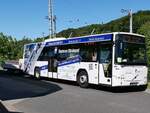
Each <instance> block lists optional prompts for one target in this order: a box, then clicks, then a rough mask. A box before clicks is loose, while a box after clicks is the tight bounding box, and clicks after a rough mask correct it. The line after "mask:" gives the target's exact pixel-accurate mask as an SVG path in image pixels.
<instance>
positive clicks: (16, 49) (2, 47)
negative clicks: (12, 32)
mask: <svg viewBox="0 0 150 113" xmlns="http://www.w3.org/2000/svg"><path fill="white" fill-rule="evenodd" d="M31 42H32V40H31V39H28V38H25V37H24V38H23V39H22V40H19V41H17V40H16V39H15V38H12V37H11V36H6V35H4V34H3V33H0V62H1V61H4V60H12V59H13V60H15V59H19V58H22V54H23V46H24V44H27V43H31Z"/></svg>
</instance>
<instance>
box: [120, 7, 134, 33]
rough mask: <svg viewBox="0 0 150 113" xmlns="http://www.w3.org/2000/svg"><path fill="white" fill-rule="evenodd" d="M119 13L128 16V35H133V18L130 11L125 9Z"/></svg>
mask: <svg viewBox="0 0 150 113" xmlns="http://www.w3.org/2000/svg"><path fill="white" fill-rule="evenodd" d="M121 12H122V13H128V15H129V17H130V18H129V19H130V20H129V21H130V26H129V29H130V33H133V16H132V10H131V9H129V10H127V9H121Z"/></svg>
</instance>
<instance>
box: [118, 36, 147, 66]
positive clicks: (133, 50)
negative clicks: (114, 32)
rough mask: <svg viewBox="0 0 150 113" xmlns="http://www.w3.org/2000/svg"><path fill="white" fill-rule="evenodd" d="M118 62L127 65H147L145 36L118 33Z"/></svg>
mask: <svg viewBox="0 0 150 113" xmlns="http://www.w3.org/2000/svg"><path fill="white" fill-rule="evenodd" d="M116 38H117V40H116V62H117V63H120V64H126V65H132V64H133V65H146V47H145V41H144V38H143V37H139V36H132V35H118V36H117V37H116Z"/></svg>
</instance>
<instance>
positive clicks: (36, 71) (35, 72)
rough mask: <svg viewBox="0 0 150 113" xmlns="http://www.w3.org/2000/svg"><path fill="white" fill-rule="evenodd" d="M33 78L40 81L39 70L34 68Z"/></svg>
mask: <svg viewBox="0 0 150 113" xmlns="http://www.w3.org/2000/svg"><path fill="white" fill-rule="evenodd" d="M34 77H35V78H36V79H38V80H39V79H40V77H41V76H40V68H38V67H36V68H35V70H34Z"/></svg>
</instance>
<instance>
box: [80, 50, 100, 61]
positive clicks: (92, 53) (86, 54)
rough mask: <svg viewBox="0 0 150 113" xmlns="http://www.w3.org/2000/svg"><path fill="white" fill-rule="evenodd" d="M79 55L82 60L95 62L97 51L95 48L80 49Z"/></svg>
mask: <svg viewBox="0 0 150 113" xmlns="http://www.w3.org/2000/svg"><path fill="white" fill-rule="evenodd" d="M80 56H81V58H82V61H83V62H95V61H97V51H96V49H94V48H92V49H90V48H89V49H81V50H80Z"/></svg>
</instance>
